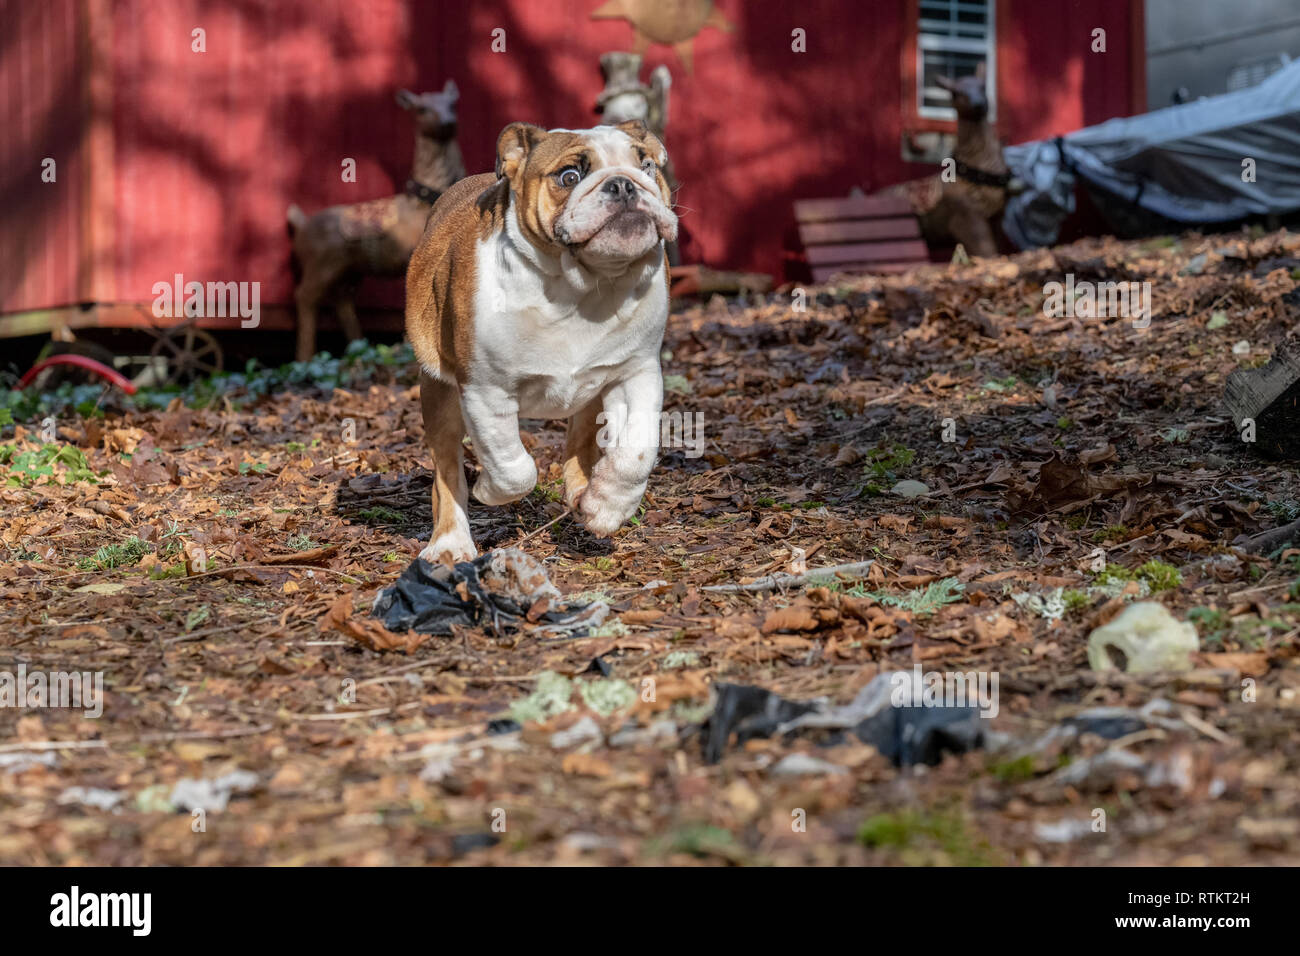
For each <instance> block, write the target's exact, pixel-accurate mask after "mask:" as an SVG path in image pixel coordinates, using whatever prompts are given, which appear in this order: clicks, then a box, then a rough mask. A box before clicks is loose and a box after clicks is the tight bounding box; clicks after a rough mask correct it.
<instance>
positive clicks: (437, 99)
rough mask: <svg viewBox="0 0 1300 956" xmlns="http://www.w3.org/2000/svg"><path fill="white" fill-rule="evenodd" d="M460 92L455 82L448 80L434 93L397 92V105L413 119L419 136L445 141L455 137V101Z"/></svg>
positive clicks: (458, 97)
mask: <svg viewBox="0 0 1300 956" xmlns="http://www.w3.org/2000/svg"><path fill="white" fill-rule="evenodd" d="M459 99H460V90H458V89H456V81H455V80H448V81H447V82H446V84H445V85H444V86H443V88H442V89H441V90H439V91H437V92H436V93H412V92H411V91H410V90H398V91H397V105H398V106H400V107H401V108H402V109H404V110H406V111H407V112H408V113H410V114H411V116H412V117H414V118H415V126H416V129H418V130H419V131H420V135H422V136H429V137H432V138H433V139H440V140H446V139H451V138H452V137H453V136H455V135H456V101H457V100H459Z"/></svg>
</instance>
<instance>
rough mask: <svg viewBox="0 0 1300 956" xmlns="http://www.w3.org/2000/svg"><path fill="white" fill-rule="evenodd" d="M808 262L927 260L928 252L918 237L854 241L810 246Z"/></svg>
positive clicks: (831, 263)
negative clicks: (896, 239) (890, 240)
mask: <svg viewBox="0 0 1300 956" xmlns="http://www.w3.org/2000/svg"><path fill="white" fill-rule="evenodd" d="M807 254H808V263H809V265H813V266H829V265H838V264H840V263H846V262H854V263H863V262H906V261H908V260H911V259H915V260H918V261H926V262H928V261H929V259H930V252H929V250H928V249H927V248H926V245H925V243H924V242H922V241H921V240H920V239H912V240H908V241H906V242H855V243H846V244H841V245H833V246H812V247H810V248H809V249H808V250H807Z"/></svg>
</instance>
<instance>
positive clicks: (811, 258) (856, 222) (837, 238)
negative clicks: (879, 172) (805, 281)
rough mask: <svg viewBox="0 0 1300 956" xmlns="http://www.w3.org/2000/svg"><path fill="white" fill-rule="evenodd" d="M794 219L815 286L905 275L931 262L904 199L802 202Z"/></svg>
mask: <svg viewBox="0 0 1300 956" xmlns="http://www.w3.org/2000/svg"><path fill="white" fill-rule="evenodd" d="M794 216H795V220H796V221H797V222H798V223H799V239H800V241H801V242H803V246H804V251H805V254H806V255H807V257H808V265H809V266H810V267H811V269H812V275H813V281H814V282H824V281H826V280H827V279H829V278H830V277H831V276H833V275H835V273H837V272H902V271H903V270H905V269H912V268H915V267H916V266H920V265H926V264H927V263H929V261H930V255H929V250H928V249H927V248H926V245H925V241H924V240H923V239H922V238H921V227H920V225H919V224H918V223H917V221H916V214H915V213H914V212H913V211H912V204H911V203H909V202H908V201H907V200H906V199H905V198H903V197H902V196H845V197H844V198H842V199H800V200H798V201H796V202H795V204H794Z"/></svg>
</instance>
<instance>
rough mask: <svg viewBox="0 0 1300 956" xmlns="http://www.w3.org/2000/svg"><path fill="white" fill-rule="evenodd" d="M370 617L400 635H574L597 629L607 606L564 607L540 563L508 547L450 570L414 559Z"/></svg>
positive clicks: (380, 598)
mask: <svg viewBox="0 0 1300 956" xmlns="http://www.w3.org/2000/svg"><path fill="white" fill-rule="evenodd" d="M543 601H544V602H546V604H544V605H543V606H544V607H545V610H544V611H542V612H541V613H539V614H536V615H535V616H534V621H529V620H528V619H527V614H528V613H529V611H530V609H533V608H534V607H536V606H537V605H538V603H539V602H543ZM371 614H372V615H373V616H374V617H377V618H379V619H380V620H382V621H383V623H384V627H386V628H388V629H389V630H390V631H396V632H399V633H400V632H402V631H408V630H411V631H417V632H419V633H421V634H451V633H452V628H453V627H454V626H456V625H462V626H468V627H486V628H489V629H491V630H492V631H493V632H495V633H501V632H503V631H507V630H518V629H520V628H525V627H533V626H536V627H539V628H540V629H542V630H543V631H549V632H575V631H580V630H585V629H587V628H591V627H596V626H598V625H600V623H601V622H602V621H604V619H605V617H606V616H607V615H608V614H609V606H608V605H607V604H603V603H601V602H596V603H594V604H582V605H568V604H565V603H564V602H563V601H562V599H561V597H560V592H559V591H558V590H557V589H556V588H555V586H554V585H553V584H551V582H550V579H549V578H548V577H547V575H546V571H545V569H544V568H543V567H542V566H541V564H540V563H539V562H538V561H536V560H535V559H534V558H532V557H530V556H529V555H528V554H526V553H525V552H523V551H520V550H518V549H517V548H506V549H502V550H498V551H489V552H488V553H487V554H483V555H480V556H479V557H477V558H475V559H474V560H473V561H462V562H461V563H459V564H457V565H455V566H454V567H447V566H446V565H441V564H430V563H429V562H428V561H425V560H424V559H423V558H416V559H415V560H414V561H412V562H411V563H410V564H409V565H408V566H407V568H406V570H405V571H403V572H402V574H401V577H399V578H398V579H397V580H396V581H395V582H394V583H393V584H391V585H390V586H388V587H386V588H384V590H382V591H380V592H379V595H378V597H376V598H375V603H374V606H373V607H372V608H371Z"/></svg>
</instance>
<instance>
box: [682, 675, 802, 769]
mask: <svg viewBox="0 0 1300 956" xmlns="http://www.w3.org/2000/svg"><path fill="white" fill-rule="evenodd" d="M714 690H715V691H716V692H717V702H716V704H715V705H714V708H713V713H712V715H710V717H709V719H708V720H707V721H706V722H705V724H704V728H703V729H704V734H703V742H704V760H705V762H706V763H717V762H718V761H719V760H721V759H722V753H723V751H724V750H726V747H727V741H729V740H730V739H731V735H732V734H735V735H736V746H738V747H743V746H744V745H745V741H747V740H752V739H753V738H755V737H771V736H772V735H773V734H774V733H776V732H777V730H778V729H780V727H781V725H782V724H785V723H788V722H789V721H791V720H794V719H795V718H796V717H799V716H801V715H803V714H806V713H809V712H810V711H813V710H815V709H816V705H814V704H810V703H800V702H798V701H793V700H786V699H785V698H784V697H781V696H779V695H777V694H773V693H772V692H771V691H768V690H764V689H763V688H761V687H750V686H747V685H744V684H717V685H715V687H714Z"/></svg>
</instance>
